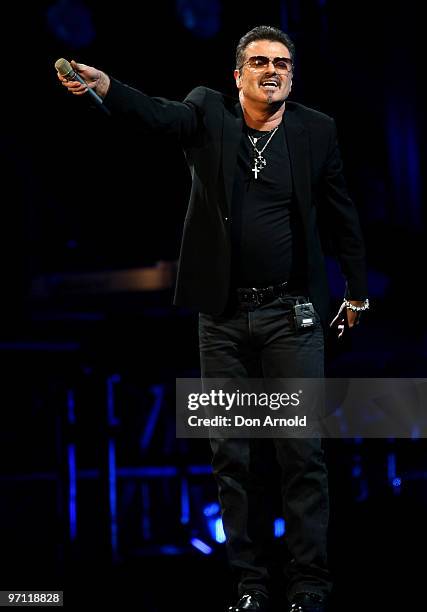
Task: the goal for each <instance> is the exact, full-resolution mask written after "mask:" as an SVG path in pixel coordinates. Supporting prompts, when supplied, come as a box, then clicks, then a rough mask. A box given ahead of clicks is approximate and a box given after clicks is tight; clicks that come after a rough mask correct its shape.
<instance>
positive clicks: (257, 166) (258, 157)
mask: <svg viewBox="0 0 427 612" xmlns="http://www.w3.org/2000/svg"><path fill="white" fill-rule="evenodd" d="M278 129H279V126H277V127H275V128H274V130H272V131H271V134H270V138H269V139H268V140H267V142H266V143H265V145H264V146H263V148H262V149H261V151H260V150H259V149H258V148H257V146H256V143H257V142H258V140H260V139H261V138H264V136H259V137H258V138H253V137H252V136H251V135H250V134H248V138H249V140H250V141H251V145H252V146H253V148H254V167H253V168H252V169H251V170H252V172H253V173H254V174H255V178H256V179H257V178H258V173H259V172H261V170H262V169H263V168H265V166H266V165H267V160H266V159H265V157H263V155H262V154H263V152H264V151H265V149H266V147H267V145H268V143H269V142H270V140H271V139H272V138H273V136H274V134H275V133H276V132H277V130H278Z"/></svg>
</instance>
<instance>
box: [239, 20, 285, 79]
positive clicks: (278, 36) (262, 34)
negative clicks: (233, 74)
mask: <svg viewBox="0 0 427 612" xmlns="http://www.w3.org/2000/svg"><path fill="white" fill-rule="evenodd" d="M254 40H271V41H277V42H280V43H282V44H283V45H285V47H286V48H287V49H288V51H289V54H290V56H291V60H292V63H293V62H294V59H295V45H294V43H293V42H292V40H291V39H290V37H289V36H288V35H287V34H285V32H282V30H279V28H274V27H273V26H266V25H261V26H257V27H256V28H253V29H252V30H249V32H247V33H246V34H245V35H244V36H242V38H241V39H240V40H239V43H238V45H237V48H236V68H237V69H238V70H240V69H241V68H242V65H243V62H244V61H245V49H246V47H247V46H248V45H249V43H251V42H253V41H254Z"/></svg>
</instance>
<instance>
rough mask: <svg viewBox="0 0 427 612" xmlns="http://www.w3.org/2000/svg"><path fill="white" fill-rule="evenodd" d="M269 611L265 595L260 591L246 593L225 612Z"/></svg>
mask: <svg viewBox="0 0 427 612" xmlns="http://www.w3.org/2000/svg"><path fill="white" fill-rule="evenodd" d="M269 609H270V607H269V601H268V597H267V595H265V593H262V592H261V591H247V592H246V593H244V594H243V595H242V597H241V598H240V599H239V601H238V602H237V603H236V605H234V606H230V607H229V608H228V611H227V612H268V610H269Z"/></svg>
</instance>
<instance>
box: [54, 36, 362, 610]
mask: <svg viewBox="0 0 427 612" xmlns="http://www.w3.org/2000/svg"><path fill="white" fill-rule="evenodd" d="M294 62H295V47H294V44H293V42H292V40H291V39H290V38H289V36H288V35H287V34H285V33H284V32H282V31H281V30H279V29H277V28H274V27H271V26H258V27H255V28H254V29H252V30H251V31H249V32H248V33H246V34H245V35H244V36H243V37H242V38H241V39H240V41H239V42H238V45H237V49H236V67H235V70H234V79H235V82H236V87H237V91H238V101H237V102H236V100H232V99H229V98H228V97H226V96H224V95H222V94H221V93H219V92H217V91H214V90H212V89H208V88H206V87H196V88H195V89H194V90H193V91H191V92H190V93H189V94H188V96H187V97H186V98H185V100H184V101H183V102H175V101H170V100H167V99H165V98H154V97H153V98H152V97H149V96H147V95H145V94H144V93H142V92H140V91H137V90H136V89H133V88H132V87H129V86H128V85H124V84H122V83H120V82H119V81H118V80H116V79H114V78H112V77H110V76H108V75H107V74H106V73H105V72H103V71H101V70H98V69H96V68H93V67H90V66H86V65H84V64H76V63H75V62H72V66H73V68H74V70H75V71H76V72H77V73H78V74H79V75H80V76H81V78H82V79H83V80H84V83H81V82H78V81H70V80H67V79H66V78H65V77H63V76H61V75H60V74H59V75H58V76H59V78H60V80H61V81H62V84H63V85H64V86H65V87H66V88H67V89H68V90H69V91H70V92H71V93H73V94H76V95H84V94H85V92H86V91H87V89H88V88H90V89H94V90H95V91H96V93H97V94H98V95H99V96H100V97H101V98H102V99H103V104H104V105H105V106H106V107H107V108H108V109H109V111H110V112H111V114H112V115H113V116H115V117H118V118H124V119H125V120H126V122H127V123H128V122H129V120H133V121H135V122H138V123H139V125H140V127H142V128H143V130H144V131H145V132H146V133H147V134H156V135H157V136H160V135H162V134H165V135H166V134H167V135H168V136H174V137H175V138H176V139H177V140H178V141H179V142H180V143H181V145H182V148H183V149H184V152H185V156H186V159H187V162H188V165H189V167H190V170H191V175H192V180H193V183H192V190H191V196H190V202H189V206H188V212H187V216H186V220H185V224H184V231H183V238H182V246H181V253H180V258H179V267H178V276H177V283H176V290H175V299H174V303H175V304H177V305H184V306H187V307H191V308H193V309H196V310H197V311H198V312H199V343H200V363H201V373H202V376H203V377H208V378H210V377H214V378H215V377H217V378H229V377H239V378H243V377H255V378H262V377H264V378H266V379H268V378H287V377H295V378H298V377H311V378H317V377H322V376H323V375H324V341H325V337H326V332H327V330H329V329H331V330H335V332H336V334H337V335H338V337H342V335H343V334H344V333H345V334H348V333H350V332H349V328H352V327H353V326H355V325H356V323H358V322H359V317H360V313H361V312H362V311H364V310H366V309H367V308H368V307H369V301H368V300H367V280H366V270H365V253H364V243H363V238H362V234H361V229H360V224H359V219H358V214H357V211H356V208H355V206H354V204H353V202H352V200H351V199H350V197H349V195H348V193H347V189H346V185H345V181H344V178H343V174H342V162H341V157H340V152H339V148H338V144H337V133H336V128H335V123H334V120H333V119H332V118H330V117H329V116H327V115H325V114H323V113H320V112H318V111H316V110H313V109H310V108H307V107H306V106H303V105H301V104H298V103H296V102H293V101H288V96H289V94H290V92H291V88H292V77H293V69H294ZM320 218H322V223H321V224H319V219H320ZM323 221H324V222H323ZM320 228H322V229H323V228H326V229H327V232H328V239H329V240H330V242H331V243H332V244H333V246H334V251H335V253H336V255H337V257H338V260H339V263H340V266H341V270H342V273H343V275H344V277H345V279H346V291H345V296H344V300H343V303H342V305H341V307H340V308H339V311H338V314H337V315H336V316H335V317H334V318H333V320H332V321H331V322H330V323H329V321H330V318H331V317H330V312H329V308H330V306H329V294H328V284H327V275H326V270H325V265H324V255H323V252H322V246H321V244H322V243H321V240H320V236H321V229H320ZM301 304H303V305H305V307H306V309H307V310H306V312H308V313H311V314H310V315H309V316H306V317H305V318H304V319H303V320H304V321H305V323H304V324H303V325H301V326H300V325H298V318H297V317H296V316H294V314H295V312H296V311H295V307H296V306H300V305H301ZM211 447H212V453H213V459H212V467H213V473H214V477H215V479H216V482H217V485H218V494H219V499H220V503H221V508H222V517H223V524H224V530H225V534H226V546H227V552H228V557H229V562H230V567H231V569H232V570H233V572H234V576H235V578H236V584H237V587H238V592H237V601H236V602H235V603H234V605H232V606H230V608H229V612H244V611H246V612H254V611H257V612H266V611H267V610H271V606H272V602H273V601H278V603H279V606H280V607H278V609H280V610H281V611H282V610H285V609H287V610H290V611H292V612H325V610H327V605H328V599H329V597H328V596H329V594H330V591H331V586H332V580H331V576H330V571H329V569H328V563H327V527H328V512H329V511H328V508H329V505H328V503H329V497H328V477H327V469H326V465H325V459H324V454H323V448H322V442H321V440H320V439H301V438H299V439H298V438H283V439H275V440H256V439H249V438H246V439H217V438H215V439H212V440H211ZM272 450H273V453H272V452H271V451H272ZM271 461H277V462H278V465H279V467H280V474H281V477H280V482H277V483H276V485H277V488H278V490H280V493H281V495H282V503H283V514H284V517H285V520H286V547H287V548H286V551H285V550H283V558H282V559H281V561H280V563H282V564H283V565H282V566H281V567H280V573H276V572H277V563H276V562H277V559H276V558H275V556H274V554H273V543H274V538H273V533H272V531H273V530H272V521H271V516H270V508H269V499H270V497H269V490H268V488H267V480H268V479H267V478H266V475H267V474H269V472H270V471H271V467H270V466H271V463H270V462H271ZM285 552H286V555H285ZM282 592H283V595H281V593H282ZM280 597H282V599H281V600H280ZM285 597H286V599H287V603H285ZM277 598H279V599H277ZM285 606H288V607H287V608H285ZM201 609H203V602H201Z"/></svg>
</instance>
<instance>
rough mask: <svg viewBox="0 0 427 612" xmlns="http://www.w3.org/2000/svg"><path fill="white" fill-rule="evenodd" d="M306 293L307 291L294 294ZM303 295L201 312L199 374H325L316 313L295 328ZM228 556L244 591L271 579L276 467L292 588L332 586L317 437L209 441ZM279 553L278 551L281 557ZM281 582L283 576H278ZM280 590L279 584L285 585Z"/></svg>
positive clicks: (267, 585) (322, 590)
mask: <svg viewBox="0 0 427 612" xmlns="http://www.w3.org/2000/svg"><path fill="white" fill-rule="evenodd" d="M298 297H299V298H300V299H301V298H302V299H304V296H298ZM296 299H297V296H294V297H292V296H289V297H288V296H287V297H283V298H276V299H274V301H271V302H269V303H267V304H263V305H261V306H259V307H250V308H248V307H247V306H241V305H238V306H236V307H235V308H231V309H229V312H227V313H224V314H222V315H219V316H214V315H207V314H202V313H201V314H200V315H199V341H200V361H201V374H202V377H206V378H234V377H251V378H252V377H253V378H289V377H291V378H292V377H294V378H303V377H310V378H317V377H322V376H323V373H324V337H323V330H322V327H321V323H320V319H319V317H318V315H317V314H316V316H317V319H316V325H315V326H314V328H310V329H307V330H304V331H299V332H298V331H296V330H295V329H294V324H293V319H292V308H293V306H294V304H295V302H296ZM211 447H212V451H213V459H212V467H213V473H214V477H215V479H216V482H217V485H218V492H219V500H220V503H221V510H222V519H223V524H224V531H225V534H226V542H227V543H226V546H227V554H228V558H229V562H230V566H231V568H232V570H233V571H234V572H235V573H236V574H237V580H238V588H239V594H240V595H241V594H242V593H243V592H244V591H247V590H249V589H258V590H260V591H264V592H266V593H269V592H270V591H271V588H272V587H274V579H273V577H274V572H275V569H274V566H275V564H274V558H275V553H274V540H275V539H274V537H273V527H272V521H271V516H272V514H271V506H270V498H271V495H270V497H269V495H268V490H267V484H268V476H269V474H271V472H272V464H271V461H275V462H277V463H278V465H279V473H280V480H281V482H280V483H276V487H279V491H280V494H281V500H282V507H283V514H284V517H285V521H286V536H285V541H286V548H287V553H288V558H287V561H286V563H285V558H283V563H284V564H285V565H284V566H282V569H283V570H284V574H285V578H286V580H285V581H284V582H285V584H286V594H287V596H288V598H292V596H293V595H295V593H298V592H300V591H308V592H312V593H318V594H320V595H326V594H327V593H329V591H330V589H331V580H330V575H329V572H328V568H327V526H328V517H329V498H328V477H327V470H326V466H325V461H324V456H323V450H322V446H321V440H319V439H308V438H283V439H274V440H266V439H236V438H232V439H225V438H221V439H218V438H213V439H211ZM276 561H277V559H276ZM276 571H277V570H276ZM282 582H283V575H282ZM279 588H280V587H279Z"/></svg>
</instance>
